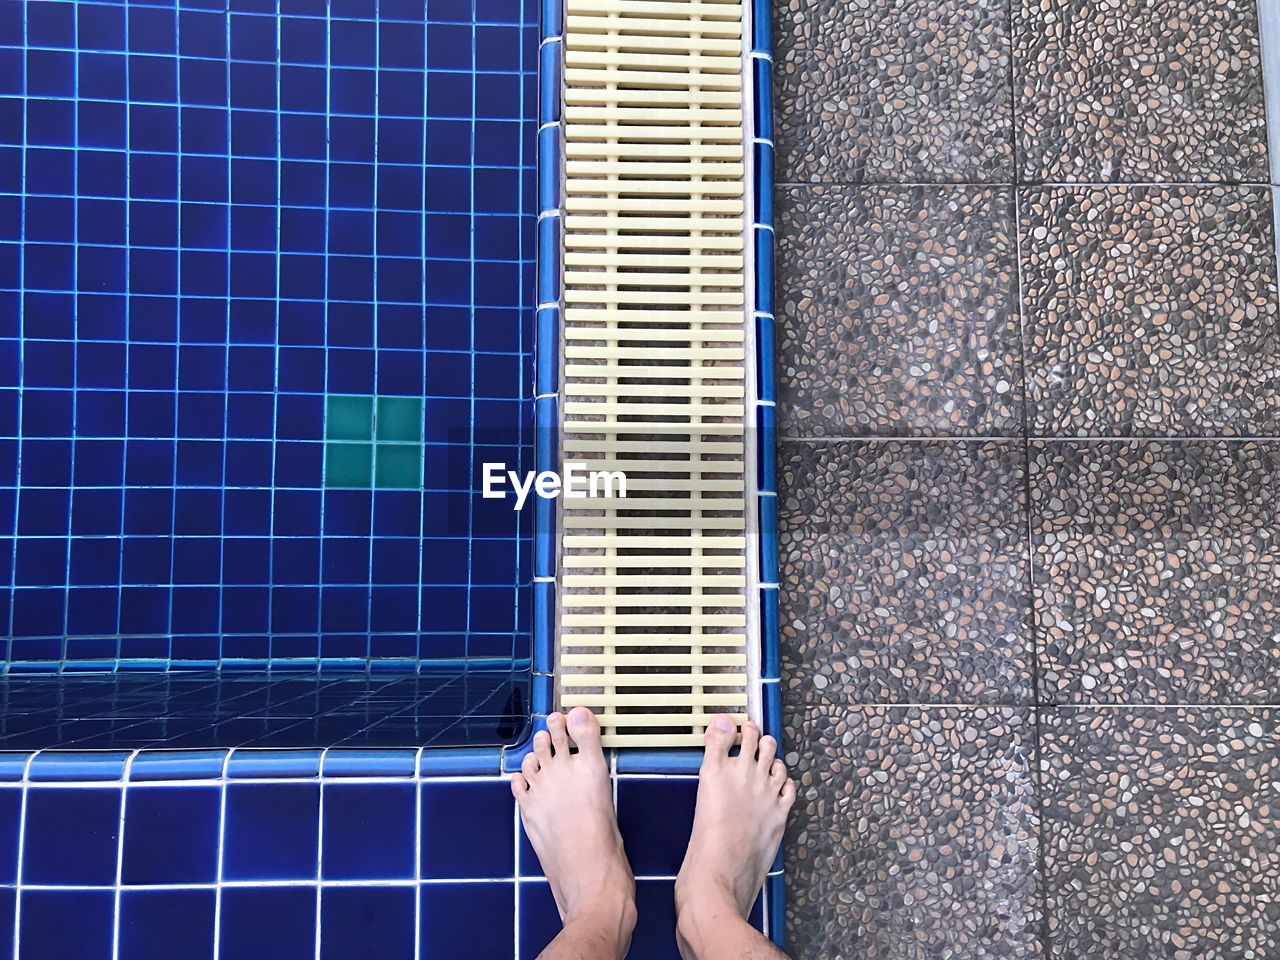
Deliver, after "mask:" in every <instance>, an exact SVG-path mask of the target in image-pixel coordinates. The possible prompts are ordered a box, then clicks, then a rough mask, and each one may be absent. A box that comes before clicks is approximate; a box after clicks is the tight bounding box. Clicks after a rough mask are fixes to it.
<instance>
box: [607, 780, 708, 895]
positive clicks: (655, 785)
mask: <svg viewBox="0 0 1280 960" xmlns="http://www.w3.org/2000/svg"><path fill="white" fill-rule="evenodd" d="M697 791H698V781H697V780H696V779H692V778H689V777H651V778H650V777H622V778H620V779H619V780H618V829H619V830H620V831H621V832H622V841H623V843H624V844H625V846H626V849H627V858H628V859H629V860H630V861H631V869H632V871H633V872H634V873H635V875H636V876H638V877H644V876H651V877H656V876H666V877H670V876H675V874H676V873H677V872H678V871H679V869H680V864H681V862H682V861H683V860H684V853H685V850H686V848H687V847H688V846H689V833H690V831H691V830H692V829H693V806H694V798H695V797H696V795H697Z"/></svg>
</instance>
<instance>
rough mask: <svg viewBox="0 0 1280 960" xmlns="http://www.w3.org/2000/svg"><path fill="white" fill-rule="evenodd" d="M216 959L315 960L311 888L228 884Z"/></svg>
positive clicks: (314, 919)
mask: <svg viewBox="0 0 1280 960" xmlns="http://www.w3.org/2000/svg"><path fill="white" fill-rule="evenodd" d="M218 940H219V945H218V958H219V960H263V958H266V957H270V958H271V960H315V954H316V946H315V944H316V891H315V888H314V887H227V888H225V889H223V891H222V915H221V919H220V924H219V935H218Z"/></svg>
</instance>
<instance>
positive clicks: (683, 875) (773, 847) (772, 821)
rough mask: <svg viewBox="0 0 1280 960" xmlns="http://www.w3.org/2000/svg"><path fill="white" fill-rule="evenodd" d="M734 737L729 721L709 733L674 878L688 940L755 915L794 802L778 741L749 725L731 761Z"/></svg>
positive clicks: (719, 721)
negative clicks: (685, 850)
mask: <svg viewBox="0 0 1280 960" xmlns="http://www.w3.org/2000/svg"><path fill="white" fill-rule="evenodd" d="M734 733H735V724H734V721H733V718H732V717H727V716H720V717H716V719H715V720H714V721H712V724H711V726H710V727H708V728H707V735H706V745H707V752H706V755H705V757H704V758H703V761H702V769H701V771H700V772H699V780H698V802H697V808H696V810H695V812H694V817H693V835H692V836H691V837H690V838H689V851H688V853H686V854H685V858H684V864H683V865H682V866H681V867H680V875H679V876H678V877H677V878H676V914H677V918H678V927H679V932H680V935H681V937H682V938H683V939H687V940H689V941H691V942H695V941H696V940H697V939H699V938H700V936H705V935H706V931H707V930H708V929H712V928H715V927H717V926H719V925H722V924H723V923H724V921H725V920H726V919H728V918H729V916H733V917H735V918H745V917H746V916H747V915H748V914H749V913H750V912H751V907H752V905H753V904H754V903H755V900H756V896H757V895H758V894H759V893H760V888H761V887H762V886H764V881H765V877H766V876H767V875H768V873H769V866H770V864H772V862H773V857H774V854H775V853H776V852H777V850H778V844H779V843H781V842H782V832H783V829H784V828H785V827H786V824H787V813H788V811H790V810H791V805H792V804H793V803H794V802H795V799H796V788H795V784H794V783H792V782H791V780H790V779H788V777H787V771H786V768H785V767H784V766H783V764H782V761H781V760H778V759H775V756H776V754H777V752H778V742H777V741H776V740H775V739H774V738H773V737H761V736H760V728H759V727H757V726H756V725H755V724H754V723H747V724H744V725H743V727H742V752H741V753H740V754H739V755H738V756H736V757H731V756H729V748H730V747H732V746H733V741H734ZM696 952H697V951H695V953H696Z"/></svg>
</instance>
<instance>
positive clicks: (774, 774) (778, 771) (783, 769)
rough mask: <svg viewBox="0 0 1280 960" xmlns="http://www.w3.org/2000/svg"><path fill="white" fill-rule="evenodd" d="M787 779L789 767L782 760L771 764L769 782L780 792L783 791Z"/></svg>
mask: <svg viewBox="0 0 1280 960" xmlns="http://www.w3.org/2000/svg"><path fill="white" fill-rule="evenodd" d="M786 779H787V765H786V764H784V763H783V762H782V761H781V760H774V761H773V763H771V764H769V780H770V781H771V782H772V783H773V785H774V787H776V788H777V789H778V790H781V789H782V781H784V780H786Z"/></svg>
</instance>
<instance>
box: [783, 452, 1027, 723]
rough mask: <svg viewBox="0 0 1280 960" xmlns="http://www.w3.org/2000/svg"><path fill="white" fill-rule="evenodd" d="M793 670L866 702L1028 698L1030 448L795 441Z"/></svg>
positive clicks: (787, 471)
mask: <svg viewBox="0 0 1280 960" xmlns="http://www.w3.org/2000/svg"><path fill="white" fill-rule="evenodd" d="M779 484H780V486H779V489H780V491H781V492H780V495H779V496H780V500H781V502H780V503H779V514H780V520H779V555H780V562H781V577H782V582H783V583H784V584H786V586H787V589H785V590H783V591H782V597H781V603H782V610H781V618H780V626H781V644H782V655H783V676H785V677H790V678H792V679H793V680H794V681H795V682H796V683H798V684H804V685H811V686H813V687H814V688H815V689H818V690H827V692H828V694H829V695H832V696H842V697H848V698H849V699H850V700H853V701H857V702H862V703H878V702H894V703H936V702H970V703H972V702H1004V703H1027V702H1029V701H1030V699H1031V696H1032V692H1031V666H1030V660H1031V654H1030V649H1029V645H1030V629H1031V628H1030V606H1031V600H1030V585H1029V577H1028V571H1027V534H1026V513H1025V508H1024V493H1023V491H1024V486H1025V468H1024V446H1023V443H1022V441H1002V440H995V441H969V440H965V441H951V440H933V441H897V440H866V441H839V442H822V441H818V442H806V441H797V442H787V443H785V444H784V445H783V448H782V456H781V458H780V463H779Z"/></svg>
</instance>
